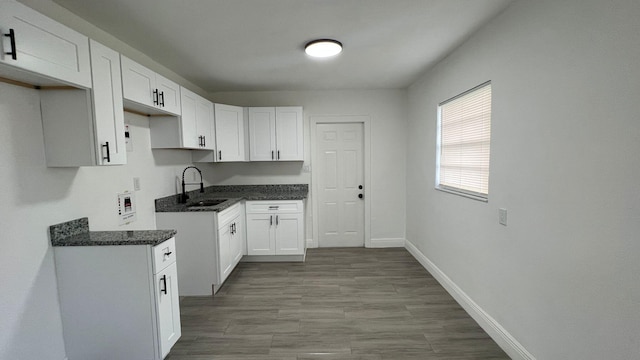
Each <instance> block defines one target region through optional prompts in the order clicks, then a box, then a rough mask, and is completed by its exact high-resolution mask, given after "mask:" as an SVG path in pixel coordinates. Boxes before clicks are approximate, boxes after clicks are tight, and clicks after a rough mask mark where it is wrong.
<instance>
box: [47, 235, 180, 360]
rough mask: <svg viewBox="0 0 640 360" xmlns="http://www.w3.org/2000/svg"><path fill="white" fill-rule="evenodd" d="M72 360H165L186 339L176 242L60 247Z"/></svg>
mask: <svg viewBox="0 0 640 360" xmlns="http://www.w3.org/2000/svg"><path fill="white" fill-rule="evenodd" d="M54 254H55V261H56V274H57V278H58V291H59V295H60V308H61V317H62V327H63V332H64V340H65V348H66V351H67V358H68V359H69V360H83V359H101V360H111V359H113V360H119V359H154V360H160V359H164V358H165V357H166V356H167V354H168V353H169V351H170V350H171V347H172V346H173V345H174V344H175V343H176V341H178V339H179V338H180V335H181V328H180V307H179V297H178V276H177V267H176V250H175V241H174V239H173V238H172V239H169V240H167V241H165V242H163V243H161V244H159V245H157V246H155V247H151V246H149V245H121V246H59V247H54Z"/></svg>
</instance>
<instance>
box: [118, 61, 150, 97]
mask: <svg viewBox="0 0 640 360" xmlns="http://www.w3.org/2000/svg"><path fill="white" fill-rule="evenodd" d="M120 62H121V65H122V95H123V97H124V98H125V99H127V100H131V101H133V102H136V103H138V104H142V105H145V106H148V107H156V105H155V104H154V100H156V101H157V98H156V95H154V91H155V90H156V74H155V73H154V72H153V71H151V70H149V69H147V68H146V67H144V66H142V65H140V64H138V63H137V62H135V61H133V60H131V59H129V58H127V57H126V56H120Z"/></svg>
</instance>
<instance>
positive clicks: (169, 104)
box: [156, 74, 181, 115]
mask: <svg viewBox="0 0 640 360" xmlns="http://www.w3.org/2000/svg"><path fill="white" fill-rule="evenodd" d="M156 87H157V89H158V96H159V99H158V102H159V106H160V107H161V108H162V110H164V111H167V112H169V113H172V114H175V115H180V89H181V88H180V85H178V84H176V83H175V82H173V81H171V80H169V79H167V78H165V77H164V76H162V75H160V74H156Z"/></svg>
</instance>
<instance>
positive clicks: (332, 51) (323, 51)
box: [304, 39, 342, 58]
mask: <svg viewBox="0 0 640 360" xmlns="http://www.w3.org/2000/svg"><path fill="white" fill-rule="evenodd" d="M304 52H306V53H307V55H309V56H313V57H319V58H325V57H330V56H335V55H338V54H340V52H342V44H341V43H340V42H339V41H336V40H331V39H319V40H313V41H310V42H308V43H307V45H305V46H304Z"/></svg>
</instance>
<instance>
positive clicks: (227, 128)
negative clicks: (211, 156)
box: [215, 104, 246, 162]
mask: <svg viewBox="0 0 640 360" xmlns="http://www.w3.org/2000/svg"><path fill="white" fill-rule="evenodd" d="M215 124H216V125H215V133H216V152H217V153H216V160H217V161H221V162H231V161H246V156H245V123H244V109H243V108H242V107H240V106H231V105H223V104H215Z"/></svg>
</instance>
